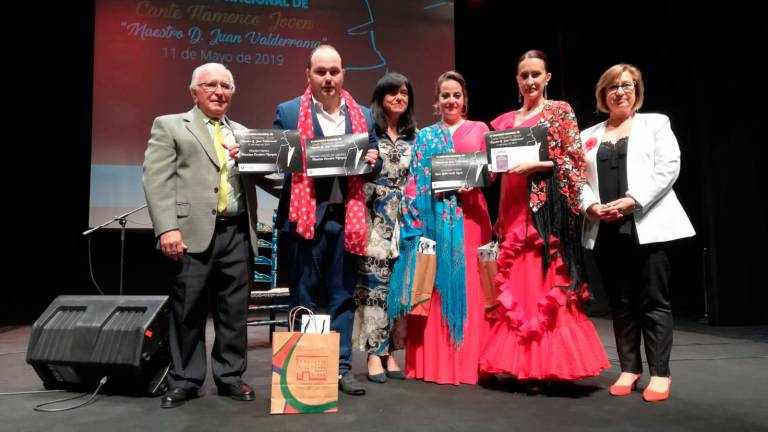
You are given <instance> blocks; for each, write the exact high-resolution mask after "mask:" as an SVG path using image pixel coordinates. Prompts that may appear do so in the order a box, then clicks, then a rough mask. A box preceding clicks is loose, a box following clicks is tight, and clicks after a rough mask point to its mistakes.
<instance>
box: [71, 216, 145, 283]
mask: <svg viewBox="0 0 768 432" xmlns="http://www.w3.org/2000/svg"><path fill="white" fill-rule="evenodd" d="M145 207H147V205H146V204H144V205H143V206H141V207H136V208H135V209H133V210H131V211H129V212H128V213H123V214H121V215H120V216H115V217H113V218H112V219H111V220H108V221H106V222H104V223H103V224H101V225H99V226H97V227H93V228H91V229H89V230H87V231H84V232H83V235H84V236H86V237H87V236H89V235H91V234H92V233H93V232H94V231H97V230H100V229H101V228H104V227H105V226H107V225H109V224H111V223H112V222H115V221H117V223H119V224H120V295H123V267H124V263H125V224H126V223H128V216H130V215H132V214H134V213H136V212H137V211H139V210H141V209H143V208H145Z"/></svg>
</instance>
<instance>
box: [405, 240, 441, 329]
mask: <svg viewBox="0 0 768 432" xmlns="http://www.w3.org/2000/svg"><path fill="white" fill-rule="evenodd" d="M435 252H436V244H435V241H434V240H431V239H428V238H426V237H421V238H420V239H419V244H418V246H417V252H416V264H415V266H416V267H415V268H414V271H413V286H412V288H411V305H412V306H413V309H411V311H410V314H411V315H423V316H426V315H427V314H429V304H430V300H431V299H432V290H433V289H434V287H435V273H436V271H437V255H436V254H435Z"/></svg>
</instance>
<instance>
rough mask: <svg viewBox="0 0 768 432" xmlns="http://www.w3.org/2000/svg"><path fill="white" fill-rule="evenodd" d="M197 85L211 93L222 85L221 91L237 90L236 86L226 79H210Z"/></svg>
mask: <svg viewBox="0 0 768 432" xmlns="http://www.w3.org/2000/svg"><path fill="white" fill-rule="evenodd" d="M197 86H198V87H200V88H201V89H203V90H205V91H207V92H209V93H213V92H215V91H216V88H218V87H219V86H221V91H224V92H231V91H234V90H235V86H234V85H233V84H230V83H228V82H226V81H208V82H204V83H198V84H197Z"/></svg>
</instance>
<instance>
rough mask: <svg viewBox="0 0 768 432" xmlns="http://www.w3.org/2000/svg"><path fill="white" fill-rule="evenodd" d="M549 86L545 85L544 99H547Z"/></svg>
mask: <svg viewBox="0 0 768 432" xmlns="http://www.w3.org/2000/svg"><path fill="white" fill-rule="evenodd" d="M547 86H548V84H544V99H546V98H547Z"/></svg>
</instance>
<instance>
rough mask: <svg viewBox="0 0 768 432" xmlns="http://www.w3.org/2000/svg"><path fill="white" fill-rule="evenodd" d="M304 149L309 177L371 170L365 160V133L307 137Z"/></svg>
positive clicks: (366, 149)
mask: <svg viewBox="0 0 768 432" xmlns="http://www.w3.org/2000/svg"><path fill="white" fill-rule="evenodd" d="M306 151H307V176H309V177H335V176H354V175H360V174H366V173H369V172H371V171H372V170H373V169H372V168H371V166H370V164H368V163H367V162H366V160H365V155H366V153H367V152H368V134H367V133H358V134H348V135H336V136H331V137H322V138H312V139H308V140H307V142H306Z"/></svg>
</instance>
